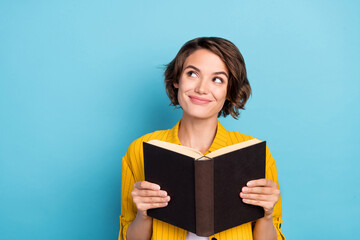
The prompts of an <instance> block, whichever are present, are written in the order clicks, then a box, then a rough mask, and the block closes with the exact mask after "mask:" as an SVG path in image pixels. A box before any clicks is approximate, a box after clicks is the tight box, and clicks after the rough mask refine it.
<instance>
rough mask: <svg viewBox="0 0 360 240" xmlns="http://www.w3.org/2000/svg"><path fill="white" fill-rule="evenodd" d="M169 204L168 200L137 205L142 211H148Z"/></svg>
mask: <svg viewBox="0 0 360 240" xmlns="http://www.w3.org/2000/svg"><path fill="white" fill-rule="evenodd" d="M167 205H168V203H167V202H165V203H141V204H138V205H137V208H138V210H140V211H146V210H149V209H152V208H161V207H166V206H167Z"/></svg>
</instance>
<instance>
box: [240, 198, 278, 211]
mask: <svg viewBox="0 0 360 240" xmlns="http://www.w3.org/2000/svg"><path fill="white" fill-rule="evenodd" d="M243 202H244V203H246V204H251V205H255V206H259V207H263V208H264V210H265V211H269V210H271V209H273V208H274V204H273V203H272V202H267V201H261V200H252V199H243Z"/></svg>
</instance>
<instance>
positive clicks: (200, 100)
mask: <svg viewBox="0 0 360 240" xmlns="http://www.w3.org/2000/svg"><path fill="white" fill-rule="evenodd" d="M189 98H190V101H191V102H192V103H194V104H199V105H204V104H208V103H210V102H211V100H209V99H206V98H201V97H195V96H189Z"/></svg>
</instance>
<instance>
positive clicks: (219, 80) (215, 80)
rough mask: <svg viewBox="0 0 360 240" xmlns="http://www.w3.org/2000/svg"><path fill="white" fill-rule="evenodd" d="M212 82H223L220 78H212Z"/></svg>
mask: <svg viewBox="0 0 360 240" xmlns="http://www.w3.org/2000/svg"><path fill="white" fill-rule="evenodd" d="M213 81H214V83H223V82H224V80H223V79H222V78H219V77H216V78H214V80H213Z"/></svg>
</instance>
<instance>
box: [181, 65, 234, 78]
mask: <svg viewBox="0 0 360 240" xmlns="http://www.w3.org/2000/svg"><path fill="white" fill-rule="evenodd" d="M187 68H193V69H195V70H196V71H198V72H201V71H200V69H198V68H197V67H194V66H193V65H189V66H187V67H186V68H184V70H185V69H187ZM214 74H216V75H219V74H224V75H225V76H226V77H227V78H229V77H228V75H227V74H226V72H223V71H221V72H214Z"/></svg>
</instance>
